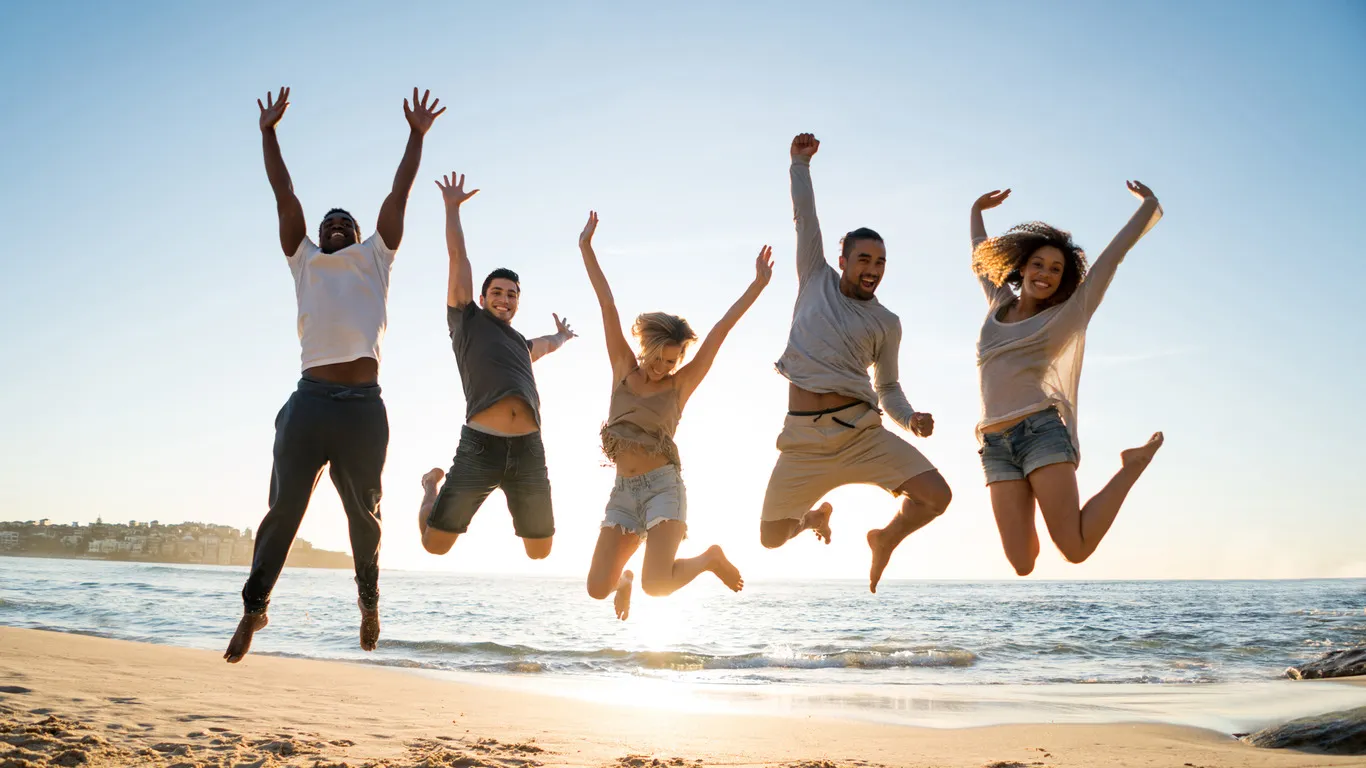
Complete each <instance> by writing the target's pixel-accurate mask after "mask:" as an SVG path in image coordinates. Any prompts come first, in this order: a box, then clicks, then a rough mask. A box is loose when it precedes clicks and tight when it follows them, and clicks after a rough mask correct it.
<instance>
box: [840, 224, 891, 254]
mask: <svg viewBox="0 0 1366 768" xmlns="http://www.w3.org/2000/svg"><path fill="white" fill-rule="evenodd" d="M859 240H876V241H878V242H879V243H881V242H882V235H879V234H878V233H876V232H874V231H873V230H871V229H869V228H867V227H859V228H858V229H856V230H854V231H852V232H846V233H844V237H841V238H840V258H844V259H847V258H849V252H850V251H852V250H854V243H855V242H857V241H859Z"/></svg>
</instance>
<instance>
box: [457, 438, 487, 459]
mask: <svg viewBox="0 0 1366 768" xmlns="http://www.w3.org/2000/svg"><path fill="white" fill-rule="evenodd" d="M455 452H456V454H457V455H460V456H478V455H479V454H481V453H483V452H484V442H483V441H482V440H480V439H479V438H477V437H470V436H468V435H461V437H460V445H459V446H457V447H456V449H455Z"/></svg>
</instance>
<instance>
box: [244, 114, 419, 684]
mask: <svg viewBox="0 0 1366 768" xmlns="http://www.w3.org/2000/svg"><path fill="white" fill-rule="evenodd" d="M429 96H430V92H428V93H424V94H422V98H421V100H419V99H418V94H417V89H416V88H414V89H413V100H412V105H411V106H409V103H408V100H407V99H405V100H404V101H403V114H404V116H405V117H406V118H407V120H408V126H409V129H410V130H409V133H408V147H407V149H406V150H405V151H404V153H403V160H402V161H401V162H400V163H399V166H398V173H396V174H395V175H394V186H393V189H392V190H391V191H390V192H389V196H388V197H386V198H385V199H384V204H383V205H381V206H380V209H379V218H377V219H376V220H375V232H374V234H372V235H370V237H369V238H367V239H366V240H364V241H361V239H360V226H359V225H358V224H357V223H356V220H355V218H354V217H352V216H351V214H349V213H347V212H346V211H344V210H342V209H340V208H333V209H332V210H330V211H328V212H327V215H326V216H324V217H323V220H322V224H321V225H319V227H318V242H317V243H316V244H315V243H314V242H313V241H312V240H310V239H309V238H308V225H307V223H306V222H305V220H304V209H303V206H302V205H300V204H299V198H297V197H295V195H294V187H293V185H292V184H291V183H290V179H289V171H288V170H287V169H286V168H285V161H284V158H283V157H282V156H281V154H280V141H279V139H278V138H277V137H276V135H275V126H276V124H278V123H279V122H280V118H281V117H283V116H284V114H285V110H286V109H287V108H288V107H289V89H288V88H281V89H280V94H279V97H278V98H276V99H272V97H271V95H270V94H267V96H266V103H265V104H261V102H260V101H259V100H258V101H257V102H256V103H257V105H258V106H259V107H260V108H261V143H262V148H263V150H264V152H265V159H266V176H267V177H269V179H270V187H271V189H272V190H273V191H274V192H275V207H276V212H277V213H278V214H279V218H280V247H281V248H282V249H283V250H284V252H285V256H286V257H287V258H288V260H289V269H290V272H291V273H293V275H294V293H295V297H296V298H297V300H298V304H299V322H298V325H299V343H300V346H301V347H302V351H303V354H302V368H303V377H302V378H301V379H300V380H299V386H298V389H296V390H295V392H294V394H293V395H291V396H290V398H289V400H288V401H287V402H286V403H285V405H284V407H283V408H281V409H280V413H279V414H278V415H277V416H276V417H275V447H274V457H275V461H274V465H273V466H272V468H271V475H270V511H269V512H267V513H266V516H265V518H264V519H263V520H262V521H261V525H260V527H259V528H257V530H256V546H255V551H254V553H253V555H252V562H251V575H250V576H248V577H247V583H246V586H245V587H243V588H242V603H243V615H242V621H241V622H239V623H238V625H237V632H236V634H234V635H233V637H232V641H231V642H230V643H229V644H228V650H227V652H226V653H224V654H223V658H225V659H227V660H228V661H229V662H230V663H236V662H238V661H241V660H242V657H243V656H245V655H246V654H247V651H248V650H249V649H250V648H251V638H252V635H253V634H254V633H255V632H256V631H258V630H260V629H261V628H262V627H264V626H266V624H267V623H268V619H267V618H266V607H267V606H268V605H269V603H270V593H271V590H272V588H274V586H275V581H276V579H278V578H279V577H280V570H281V569H282V568H283V567H284V564H285V558H286V557H288V555H289V549H290V546H291V545H292V544H293V543H294V536H295V534H296V533H298V531H299V524H300V523H301V522H302V521H303V517H304V511H305V510H306V509H307V508H308V500H309V497H310V496H311V495H312V494H313V488H314V487H316V486H317V484H318V479H319V478H320V477H321V476H322V470H323V466H324V465H330V470H329V474H330V475H331V476H332V484H333V485H334V486H336V488H337V493H338V495H340V496H341V501H342V507H343V508H344V509H345V510H346V517H347V520H348V523H349V527H350V533H351V551H352V553H353V555H354V558H355V563H356V589H357V592H358V593H359V600H358V603H359V605H360V613H361V626H360V647H361V648H362V649H364V650H367V651H372V650H374V649H375V644H376V643H377V642H378V641H379V540H380V513H379V500H380V472H381V471H382V470H383V469H384V457H385V453H386V451H387V450H388V446H389V419H388V416H387V415H386V412H385V409H384V400H383V399H381V397H380V389H379V360H380V343H381V341H382V340H383V339H384V327H385V324H386V321H387V309H386V302H387V300H388V296H389V270H390V268H391V267H392V266H393V263H394V252H395V251H397V250H398V246H399V242H400V241H401V240H402V239H403V215H404V210H405V208H406V207H407V205H408V192H409V190H411V189H412V186H413V179H414V178H415V177H416V176H417V169H418V165H419V164H420V162H421V160H422V137H423V136H424V135H426V133H427V130H428V129H429V128H431V127H432V122H433V121H434V120H435V119H436V118H437V116H438V115H440V114H441V113H442V112H445V111H446V109H445V107H442V108H441V109H437V104H438V103H439V102H440V99H436V100H433V101H432V102H431V104H430V105H428V103H427V101H428V97H429Z"/></svg>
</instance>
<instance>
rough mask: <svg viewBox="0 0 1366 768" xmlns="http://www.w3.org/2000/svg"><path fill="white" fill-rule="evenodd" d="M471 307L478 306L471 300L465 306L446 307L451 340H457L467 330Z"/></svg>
mask: <svg viewBox="0 0 1366 768" xmlns="http://www.w3.org/2000/svg"><path fill="white" fill-rule="evenodd" d="M470 307H475V310H476V311H477V310H478V307H477V306H476V305H475V304H474V302H470V303H469V304H466V305H465V306H463V307H451V306H447V307H446V328H447V329H449V330H450V332H451V341H455V340H457V339H458V338H459V337H460V335H461V334H462V333H463V332H464V330H465V321H466V320H467V319H468V318H469V309H470Z"/></svg>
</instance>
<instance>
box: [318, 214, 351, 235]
mask: <svg viewBox="0 0 1366 768" xmlns="http://www.w3.org/2000/svg"><path fill="white" fill-rule="evenodd" d="M334 213H340V214H341V215H343V216H345V217H346V218H348V219H350V220H351V226H353V227H355V228H356V235H357V236H359V235H360V224H359V223H357V222H356V217H355V216H352V215H351V212H350V211H348V210H346V209H345V208H333V209H332V210H330V211H328V212H327V213H324V214H323V217H322V220H321V221H319V222H318V237H319V238H321V237H322V236H323V222H324V221H327V220H328V219H329V218H331V217H332V214H334Z"/></svg>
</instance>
